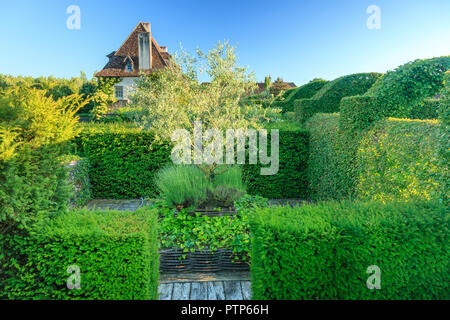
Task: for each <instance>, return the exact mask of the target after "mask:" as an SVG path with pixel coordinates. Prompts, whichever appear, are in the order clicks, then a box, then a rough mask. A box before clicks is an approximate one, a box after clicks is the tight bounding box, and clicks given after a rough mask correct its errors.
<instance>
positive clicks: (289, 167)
mask: <svg viewBox="0 0 450 320" xmlns="http://www.w3.org/2000/svg"><path fill="white" fill-rule="evenodd" d="M271 129H279V130H280V135H279V138H280V140H279V142H280V143H279V170H278V173H277V174H275V175H266V176H263V175H261V173H260V169H261V167H267V166H269V165H261V164H260V163H259V162H258V164H257V165H252V164H245V165H243V168H242V176H243V179H244V181H245V182H246V183H247V192H248V193H249V194H253V195H255V194H256V195H260V196H262V197H266V198H306V197H307V194H308V190H307V177H306V164H307V160H308V152H309V137H308V133H307V132H306V131H305V130H303V129H300V128H299V127H298V126H296V125H291V126H283V125H275V126H273V127H272V128H271ZM268 133H270V131H269V130H268ZM269 136H270V134H268V139H267V140H268V148H267V150H268V152H270V140H271V139H270V138H269Z"/></svg>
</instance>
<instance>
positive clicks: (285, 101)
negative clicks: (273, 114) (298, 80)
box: [272, 79, 328, 113]
mask: <svg viewBox="0 0 450 320" xmlns="http://www.w3.org/2000/svg"><path fill="white" fill-rule="evenodd" d="M327 83H328V81H327V80H324V79H313V80H311V81H310V82H308V83H307V84H304V85H302V86H300V87H298V88H293V89H289V90H286V91H285V92H284V93H283V94H282V95H281V97H280V98H278V99H277V100H275V101H274V103H273V104H272V106H273V107H275V106H276V107H281V108H282V109H283V113H285V112H291V111H293V110H294V101H295V100H297V99H308V98H311V97H312V96H314V95H315V94H316V93H317V91H319V90H320V89H322V87H323V86H324V85H326V84H327Z"/></svg>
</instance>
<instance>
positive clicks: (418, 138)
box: [356, 118, 443, 202]
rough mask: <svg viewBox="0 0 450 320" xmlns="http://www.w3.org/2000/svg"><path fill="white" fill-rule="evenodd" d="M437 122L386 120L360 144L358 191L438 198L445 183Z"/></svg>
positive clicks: (387, 197)
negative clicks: (440, 157) (441, 178)
mask: <svg viewBox="0 0 450 320" xmlns="http://www.w3.org/2000/svg"><path fill="white" fill-rule="evenodd" d="M437 134H438V126H437V121H432V120H428V121H424V120H400V119H392V118H389V119H386V120H382V121H379V122H378V123H376V124H375V125H374V127H373V128H371V129H370V130H369V131H368V132H366V133H365V134H364V135H363V137H362V139H361V141H360V143H359V146H358V155H357V163H358V167H359V178H358V181H357V191H356V192H357V194H358V197H359V198H362V199H373V200H380V201H383V202H387V201H392V200H433V199H434V200H436V199H439V198H440V196H441V190H442V185H441V184H440V183H439V181H437V179H436V177H437V176H438V175H439V173H440V172H441V171H442V169H443V168H442V167H441V166H440V165H439V162H438V158H437V150H438V147H439V141H438V140H437V139H436V137H437Z"/></svg>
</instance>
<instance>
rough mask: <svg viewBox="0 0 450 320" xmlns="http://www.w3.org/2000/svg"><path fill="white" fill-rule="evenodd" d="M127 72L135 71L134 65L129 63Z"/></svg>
mask: <svg viewBox="0 0 450 320" xmlns="http://www.w3.org/2000/svg"><path fill="white" fill-rule="evenodd" d="M127 71H133V65H132V64H131V62H128V63H127Z"/></svg>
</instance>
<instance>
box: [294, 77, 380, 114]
mask: <svg viewBox="0 0 450 320" xmlns="http://www.w3.org/2000/svg"><path fill="white" fill-rule="evenodd" d="M380 77H381V74H379V73H375V72H372V73H356V74H352V75H348V76H343V77H340V78H337V79H335V80H333V81H330V82H328V83H327V84H326V85H325V86H323V88H322V89H320V90H319V91H318V92H317V93H316V94H315V95H314V96H313V97H312V98H310V99H299V100H296V101H295V104H294V111H295V112H296V113H297V118H298V119H299V120H301V121H305V120H307V119H308V118H309V117H311V116H312V115H313V114H315V113H333V112H338V111H339V108H340V102H341V99H342V98H343V97H347V96H354V95H359V94H364V93H365V92H366V91H367V90H368V89H369V88H370V87H371V86H372V85H373V84H374V83H375V81H376V80H377V79H378V78H380Z"/></svg>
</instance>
